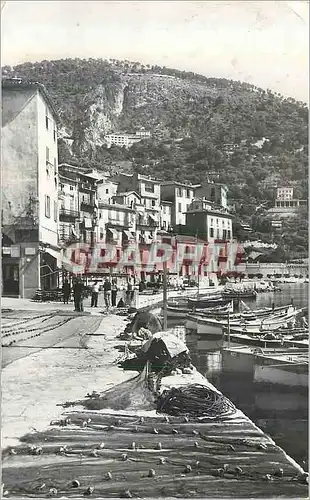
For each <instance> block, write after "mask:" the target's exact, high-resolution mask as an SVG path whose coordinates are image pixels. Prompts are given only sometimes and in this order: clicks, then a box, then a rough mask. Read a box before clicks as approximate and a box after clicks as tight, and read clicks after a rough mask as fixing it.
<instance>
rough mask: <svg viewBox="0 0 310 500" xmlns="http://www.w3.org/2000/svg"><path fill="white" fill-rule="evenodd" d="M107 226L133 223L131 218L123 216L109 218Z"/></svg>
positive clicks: (128, 225) (127, 225) (121, 225)
mask: <svg viewBox="0 0 310 500" xmlns="http://www.w3.org/2000/svg"><path fill="white" fill-rule="evenodd" d="M108 224H109V226H116V227H126V228H127V227H130V226H132V225H133V222H132V220H131V219H130V218H129V217H125V218H124V219H115V218H112V217H111V218H109V221H108Z"/></svg>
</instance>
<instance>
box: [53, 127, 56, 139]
mask: <svg viewBox="0 0 310 500" xmlns="http://www.w3.org/2000/svg"><path fill="white" fill-rule="evenodd" d="M53 137H54V142H56V127H55V125H54V130H53Z"/></svg>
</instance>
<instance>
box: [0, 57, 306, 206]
mask: <svg viewBox="0 0 310 500" xmlns="http://www.w3.org/2000/svg"><path fill="white" fill-rule="evenodd" d="M2 74H3V77H4V78H10V77H19V78H23V79H24V80H31V81H37V82H41V83H43V84H44V85H45V87H46V89H47V91H48V93H49V94H50V96H51V98H52V99H53V102H54V103H55V106H56V108H57V110H58V112H59V115H60V123H59V160H60V161H72V160H75V161H76V163H77V164H79V163H86V164H87V165H91V166H93V167H95V168H106V167H107V165H110V166H113V164H114V165H116V162H119V161H132V162H133V163H134V165H135V168H136V166H138V168H139V169H140V170H141V172H142V171H143V173H145V174H148V175H152V174H153V173H154V168H155V169H156V173H157V176H158V177H159V178H161V176H162V178H165V179H166V180H169V179H170V180H171V179H173V178H178V179H179V180H180V181H189V182H193V183H194V184H195V183H198V182H201V181H202V180H204V179H205V176H206V173H207V174H208V175H214V176H215V179H219V180H220V182H223V183H227V184H229V185H230V186H232V189H231V191H232V192H231V193H230V195H231V198H234V199H240V198H242V196H243V193H244V198H245V201H246V203H248V202H249V203H252V205H253V206H254V209H255V207H256V206H257V205H255V204H256V203H257V201H259V202H262V201H266V199H267V200H269V201H271V199H272V193H271V191H272V189H273V186H274V182H275V181H274V176H275V175H277V176H278V180H277V183H283V184H284V185H286V184H287V183H290V185H293V186H294V187H295V188H298V189H299V190H300V193H301V194H298V196H299V197H301V198H307V193H306V191H307V187H306V184H307V183H306V181H305V179H306V178H307V165H308V132H307V127H308V109H307V107H306V105H305V104H304V103H302V102H297V101H295V100H294V99H291V98H284V97H283V96H281V95H280V94H276V93H273V92H271V91H270V90H269V89H267V90H263V89H261V88H258V87H256V86H255V85H252V84H247V83H242V82H236V81H232V80H226V79H223V78H213V77H212V78H211V77H206V76H202V75H197V74H194V73H188V72H184V71H178V70H175V69H169V68H162V67H159V66H152V67H151V66H149V65H145V66H143V65H141V64H139V63H135V62H133V63H132V62H130V61H116V60H114V59H112V60H109V61H103V60H100V59H98V60H97V59H87V60H81V59H65V60H57V61H41V62H38V63H25V64H20V65H18V66H15V67H14V68H11V67H8V66H6V67H4V68H3V69H2ZM141 128H144V129H145V130H146V131H149V132H150V133H151V139H150V140H143V141H141V142H138V143H137V144H135V145H134V146H133V147H132V150H129V151H125V150H124V149H121V148H119V147H112V148H111V149H107V147H106V141H105V136H106V134H108V133H110V132H123V133H135V132H136V131H138V130H141ZM117 166H118V163H117ZM268 190H271V191H270V193H271V194H270V193H269V191H268ZM249 200H250V201H249ZM251 210H253V207H252V208H251Z"/></svg>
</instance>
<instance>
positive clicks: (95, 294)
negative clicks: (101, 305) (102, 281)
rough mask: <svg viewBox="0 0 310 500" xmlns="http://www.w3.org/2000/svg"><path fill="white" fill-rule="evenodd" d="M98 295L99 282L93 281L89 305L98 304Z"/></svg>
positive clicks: (95, 305)
mask: <svg viewBox="0 0 310 500" xmlns="http://www.w3.org/2000/svg"><path fill="white" fill-rule="evenodd" d="M98 295H99V282H98V281H95V283H94V284H93V288H92V294H91V305H90V307H97V306H98Z"/></svg>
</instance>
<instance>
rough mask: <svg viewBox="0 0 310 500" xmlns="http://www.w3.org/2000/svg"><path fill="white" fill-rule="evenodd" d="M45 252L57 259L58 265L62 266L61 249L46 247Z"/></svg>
mask: <svg viewBox="0 0 310 500" xmlns="http://www.w3.org/2000/svg"><path fill="white" fill-rule="evenodd" d="M45 252H46V253H48V254H49V255H50V256H51V257H53V258H54V259H56V261H57V267H60V261H61V255H60V251H57V250H53V249H52V248H46V249H45Z"/></svg>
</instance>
